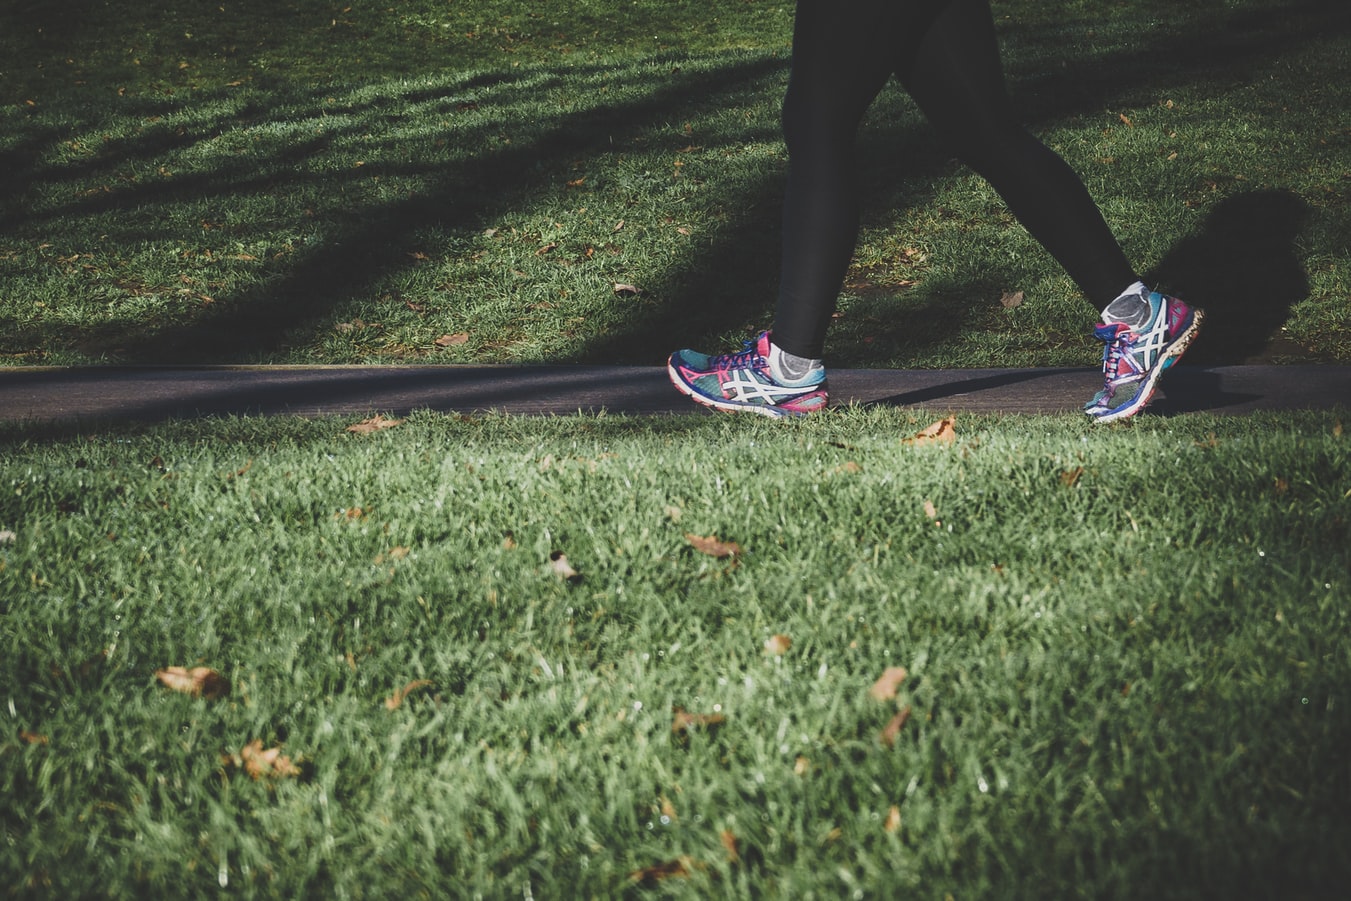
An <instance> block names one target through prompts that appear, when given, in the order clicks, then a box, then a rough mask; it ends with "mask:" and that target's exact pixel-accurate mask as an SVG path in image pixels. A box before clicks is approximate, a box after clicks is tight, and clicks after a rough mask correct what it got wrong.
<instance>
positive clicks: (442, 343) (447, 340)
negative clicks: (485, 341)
mask: <svg viewBox="0 0 1351 901" xmlns="http://www.w3.org/2000/svg"><path fill="white" fill-rule="evenodd" d="M468 343H469V333H468V332H456V333H455V334H453V335H442V336H441V337H440V338H437V339H436V346H437V347H458V346H459V345H461V344H468Z"/></svg>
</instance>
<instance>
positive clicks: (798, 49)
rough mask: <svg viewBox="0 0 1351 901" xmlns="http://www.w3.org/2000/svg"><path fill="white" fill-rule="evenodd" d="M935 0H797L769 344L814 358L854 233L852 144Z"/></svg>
mask: <svg viewBox="0 0 1351 901" xmlns="http://www.w3.org/2000/svg"><path fill="white" fill-rule="evenodd" d="M943 2H944V0H799V2H798V4H797V17H796V19H795V20H794V28H793V68H792V74H791V77H790V79H789V84H788V93H787V95H786V96H785V98H784V103H783V132H784V140H785V142H786V143H787V146H788V167H789V168H788V185H787V188H786V190H785V193H784V209H783V247H782V257H781V264H780V276H779V295H778V302H777V305H776V307H775V313H774V328H773V336H774V343H775V344H776V345H777V346H778V347H780V348H782V349H783V350H785V351H787V352H789V353H791V354H794V355H796V356H800V357H807V358H819V357H820V356H821V355H822V349H823V346H824V343H825V334H826V329H827V327H828V326H829V324H830V316H831V314H832V313H833V312H834V310H835V301H836V298H837V296H838V294H839V291H840V285H841V283H842V282H843V281H844V274H845V271H846V270H847V269H848V266H849V260H850V258H851V257H852V256H853V252H854V244H855V242H856V240H857V238H858V222H859V197H858V192H859V188H858V184H857V179H856V173H855V161H854V142H855V138H856V136H857V133H858V128H859V123H860V122H861V121H862V119H863V114H864V113H865V112H866V111H867V109H868V106H869V105H870V104H871V103H872V101H873V99H874V98H875V97H876V96H877V93H878V91H880V90H881V89H882V86H883V85H885V84H886V82H887V79H888V78H889V77H890V76H891V75H892V72H893V70H894V68H895V59H896V56H897V54H898V53H899V54H902V55H908V54H910V53H913V51H914V48H915V46H916V45H917V44H918V43H919V38H920V36H921V35H922V33H923V30H924V27H925V25H926V24H927V21H928V20H929V19H931V18H932V15H933V11H934V10H936V9H937V8H939V7H941V5H942V3H943Z"/></svg>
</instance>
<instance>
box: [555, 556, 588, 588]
mask: <svg viewBox="0 0 1351 901" xmlns="http://www.w3.org/2000/svg"><path fill="white" fill-rule="evenodd" d="M549 568H550V569H552V570H553V572H554V575H556V576H558V577H559V578H560V579H564V580H566V581H568V582H576V581H578V580H580V579H581V578H582V574H581V573H579V572H577V570H575V569H573V568H572V564H571V563H569V562H568V556H567V554H565V553H563V552H562V551H554V552H553V553H552V554H550V555H549Z"/></svg>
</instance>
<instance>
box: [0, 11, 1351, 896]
mask: <svg viewBox="0 0 1351 901" xmlns="http://www.w3.org/2000/svg"><path fill="white" fill-rule="evenodd" d="M993 7H994V10H995V12H996V15H997V16H998V18H999V23H1000V30H1001V38H1002V41H1003V46H1004V50H1005V55H1006V61H1007V63H1008V68H1009V72H1010V77H1011V84H1012V89H1013V91H1014V94H1015V96H1016V97H1017V99H1018V102H1019V104H1020V106H1021V107H1022V108H1023V109H1024V110H1025V112H1026V115H1027V119H1028V121H1029V123H1030V124H1031V125H1032V127H1033V128H1034V129H1035V130H1036V131H1037V132H1038V133H1039V134H1040V135H1042V136H1043V137H1044V138H1045V139H1046V140H1047V141H1048V142H1050V143H1051V144H1052V145H1053V146H1055V147H1056V148H1057V149H1058V150H1060V151H1061V152H1062V153H1063V154H1064V155H1065V156H1066V158H1067V159H1068V160H1069V161H1070V162H1071V163H1072V164H1073V165H1074V166H1075V167H1076V169H1078V170H1079V171H1080V172H1081V173H1082V174H1083V175H1084V177H1085V180H1086V182H1087V183H1088V185H1089V188H1090V190H1091V191H1092V192H1093V194H1094V196H1095V197H1096V198H1098V200H1099V201H1100V202H1101V204H1102V206H1103V208H1104V211H1105V212H1106V214H1107V216H1108V219H1109V221H1111V222H1112V223H1113V225H1114V226H1115V227H1116V228H1117V230H1118V232H1119V234H1120V236H1121V239H1122V241H1123V243H1124V244H1125V245H1126V247H1127V249H1128V251H1129V252H1130V254H1131V256H1132V257H1133V258H1135V259H1137V260H1139V262H1140V266H1141V267H1142V269H1145V270H1147V271H1148V272H1149V273H1150V277H1151V279H1154V280H1157V282H1158V283H1159V284H1161V285H1163V286H1166V287H1170V288H1173V289H1175V290H1178V291H1180V292H1183V293H1185V295H1186V296H1187V297H1188V298H1189V299H1190V300H1192V301H1194V302H1196V303H1198V304H1199V305H1202V306H1205V307H1206V308H1207V311H1208V313H1209V314H1210V315H1209V320H1208V321H1209V324H1208V326H1207V332H1206V334H1205V336H1204V337H1203V339H1202V342H1200V343H1198V345H1197V347H1196V348H1195V349H1194V351H1193V352H1192V353H1191V354H1189V361H1200V362H1211V363H1219V362H1223V363H1231V362H1240V361H1243V360H1254V359H1260V360H1278V361H1283V360H1294V361H1310V360H1326V361H1337V362H1342V363H1345V362H1348V361H1351V320H1349V319H1348V294H1349V293H1351V291H1349V289H1348V283H1349V281H1351V254H1348V250H1347V245H1346V236H1347V235H1348V234H1351V214H1349V213H1348V205H1347V199H1346V188H1347V184H1348V181H1347V178H1348V173H1351V143H1349V142H1351V124H1348V121H1347V118H1346V113H1345V110H1346V109H1347V108H1348V107H1349V105H1351V104H1349V103H1348V101H1351V96H1348V94H1351V87H1348V85H1351V77H1348V75H1351V72H1348V68H1349V67H1351V66H1349V63H1348V61H1349V60H1351V53H1348V50H1351V34H1349V27H1348V26H1349V25H1351V20H1349V18H1348V16H1349V13H1348V8H1347V7H1346V5H1345V4H1344V3H1342V2H1340V0H1338V2H1321V0H1226V2H1223V3H1219V2H1216V3H1207V4H1179V3H1176V2H1172V0H1133V2H1131V3H1118V4H1108V3H1101V2H1087V0H1057V2H1046V0H1042V2H1037V0H994V4H993ZM790 28H791V4H787V3H780V2H768V0H727V2H722V3H717V4H714V5H712V6H710V5H709V4H696V3H693V2H670V3H660V4H658V3H651V4H626V3H618V2H614V0H566V2H558V3H552V4H548V5H547V6H541V7H539V8H534V7H529V6H522V5H521V4H518V3H507V2H505V0H475V2H473V3H468V2H451V3H444V2H432V0H410V2H406V3H402V4H398V5H397V6H395V7H389V6H364V5H348V4H345V3H322V2H314V0H284V2H263V0H218V2H216V3H210V4H181V3H179V4H170V3H168V2H164V0H137V2H134V3H127V4H112V3H88V4H75V3H70V2H57V3H36V2H31V3H30V2H19V3H14V4H10V5H8V6H6V7H5V8H4V9H3V10H0V362H2V364H3V365H6V366H17V365H30V364H37V363H42V364H79V363H95V362H180V363H184V362H186V363H205V362H272V363H302V364H324V363H377V362H380V363H397V362H403V361H407V362H418V363H426V362H446V363H456V362H541V361H547V362H592V363H594V362H602V363H605V362H610V363H620V362H624V363H657V362H659V361H661V360H662V359H663V358H664V357H665V355H666V354H667V353H668V352H669V351H670V350H671V349H672V348H674V347H677V346H682V345H689V346H708V347H710V348H711V347H713V346H716V345H723V346H726V347H735V346H736V345H737V342H738V341H739V340H740V339H741V338H744V337H746V336H747V334H749V333H750V332H751V331H752V330H753V329H756V328H760V327H763V326H764V325H766V324H767V318H768V316H769V314H770V306H771V302H770V301H771V298H772V297H773V292H774V280H775V269H776V255H777V238H776V235H777V224H776V223H777V217H778V209H779V193H780V191H781V188H782V181H783V174H784V167H785V164H786V160H785V158H784V153H783V148H782V144H781V141H780V138H779V132H778V121H777V107H778V102H779V97H780V95H781V93H782V90H783V87H784V82H785V78H786V75H787V44H788V38H789V34H790ZM860 151H861V156H860V165H861V167H862V171H863V174H864V178H865V181H866V182H867V184H868V196H869V198H870V199H869V205H868V208H867V211H866V214H865V224H864V232H863V237H862V240H861V243H860V246H859V252H858V256H857V260H856V264H855V266H854V267H853V269H852V270H851V271H850V274H849V278H848V283H847V285H846V289H845V295H844V297H843V299H842V302H841V306H840V313H841V315H840V318H839V319H838V321H837V323H836V325H835V327H834V329H833V331H832V335H831V338H830V344H829V346H828V351H829V353H830V355H831V360H832V362H833V363H837V364H841V365H850V366H876V367H881V366H904V367H922V366H944V367H952V366H1034V365H1092V364H1093V363H1094V361H1095V356H1094V355H1095V353H1096V351H1095V349H1094V347H1093V346H1092V345H1091V342H1090V341H1089V340H1088V337H1087V334H1088V329H1089V328H1090V325H1091V323H1092V321H1093V317H1094V311H1092V310H1090V309H1087V308H1086V307H1085V306H1084V305H1083V304H1082V302H1081V301H1080V300H1079V299H1078V298H1077V296H1076V294H1075V292H1074V289H1073V287H1072V286H1071V285H1070V284H1069V283H1068V282H1067V281H1066V280H1065V278H1064V277H1063V276H1062V275H1061V274H1060V273H1059V272H1058V270H1056V268H1055V266H1054V264H1053V263H1052V262H1051V261H1050V260H1049V259H1048V258H1047V257H1046V255H1045V254H1044V253H1043V252H1042V251H1041V250H1039V249H1038V248H1037V247H1035V246H1034V245H1033V244H1032V243H1031V242H1030V240H1029V239H1028V238H1027V237H1026V235H1024V234H1023V233H1022V232H1021V230H1019V229H1018V228H1016V227H1013V224H1012V223H1011V222H1010V221H1009V219H1008V216H1007V214H1006V213H1005V212H1004V211H1003V210H1002V207H1001V206H1000V204H999V203H998V202H997V199H996V198H994V197H993V196H992V195H991V194H990V192H989V190H988V189H987V188H986V187H985V186H984V185H983V184H982V183H981V182H979V180H977V179H975V178H974V177H973V176H971V175H970V174H969V173H966V172H964V171H963V170H961V169H960V168H959V167H957V166H955V165H954V164H953V163H952V162H951V161H950V160H948V158H947V157H946V155H945V154H944V152H943V151H942V149H941V148H939V147H937V146H935V145H934V143H933V141H932V136H931V135H930V134H929V133H928V131H927V129H926V128H925V126H924V125H923V123H922V122H921V121H920V120H919V118H918V117H917V115H916V113H915V112H914V110H913V109H912V108H911V107H910V106H909V105H908V102H907V101H906V100H905V99H904V97H903V96H901V95H900V94H899V93H896V92H891V93H888V94H887V95H885V96H884V97H883V98H882V99H881V100H880V101H879V103H878V104H877V106H876V108H875V110H874V111H873V114H872V115H871V117H870V119H869V121H868V124H867V126H866V128H865V131H864V134H863V136H862V139H861V145H860ZM898 160H901V161H903V163H902V164H898V162H897V161H898ZM620 285H627V286H632V287H633V288H634V289H636V290H628V289H619V290H617V288H616V286H620ZM1019 291H1021V292H1022V293H1023V298H1024V299H1023V302H1022V303H1021V304H1020V305H1017V306H1010V307H1007V308H1006V306H1005V305H1004V304H1002V303H1001V298H1003V297H1004V296H1005V295H1008V294H1013V293H1016V292H1019ZM447 336H454V337H453V339H452V340H443V339H445V338H447ZM0 377H3V372H2V371H0ZM932 418H933V417H932V416H923V415H921V414H918V413H907V412H901V411H896V410H886V409H873V410H864V409H841V410H837V411H831V412H829V413H827V414H825V415H823V416H820V417H818V418H816V419H813V420H810V421H803V422H788V423H774V422H767V421H759V420H758V418H755V419H756V421H747V419H748V418H744V417H743V418H729V417H712V416H706V415H691V416H688V417H685V416H679V417H666V418H653V419H625V418H623V417H615V416H590V417H588V416H577V417H564V418H558V419H547V420H546V419H534V420H515V419H508V418H500V417H491V416H490V417H472V418H464V417H453V416H438V415H432V414H428V413H421V414H416V415H414V416H413V417H411V418H410V419H409V420H408V421H407V422H404V423H403V424H401V425H398V426H397V427H394V428H390V429H387V430H384V431H379V432H376V433H374V434H356V433H352V432H350V431H348V430H347V427H348V426H349V425H351V424H352V423H351V421H348V420H343V421H338V420H333V419H325V420H318V421H312V422H306V421H298V420H292V419H284V418H279V419H267V420H260V419H223V420H204V421H195V422H176V423H165V424H161V425H158V426H154V427H140V426H131V425H124V426H110V427H98V428H92V427H91V428H85V429H74V428H71V429H63V428H43V427H34V426H23V425H15V424H7V425H6V424H0V722H3V723H4V726H3V728H0V798H3V803H0V895H5V896H11V895H13V896H19V897H25V896H33V897H119V898H120V897H198V896H205V895H210V894H216V893H219V894H238V895H243V896H263V897H272V896H276V897H301V896H322V897H353V898H358V897H380V898H385V897H423V896H427V897H480V896H481V897H485V898H497V897H504V898H508V897H509V898H527V899H529V898H541V899H542V898H557V897H598V898H608V897H624V896H628V897H638V896H642V897H648V896H676V897H691V898H694V897H699V898H703V897H710V896H712V897H722V896H729V897H752V896H771V897H791V898H810V897H817V898H840V897H845V898H851V897H852V898H888V897H898V896H900V897H925V898H928V897H933V898H945V897H948V896H951V897H954V898H967V897H988V896H1019V897H1022V896H1027V895H1029V894H1035V895H1038V896H1048V897H1062V896H1084V897H1092V898H1101V897H1123V898H1140V897H1160V898H1164V897H1189V898H1190V897H1198V896H1200V897H1223V898H1232V897H1281V898H1321V897H1335V896H1336V887H1337V886H1339V885H1346V884H1349V883H1351V862H1349V861H1348V858H1347V856H1346V853H1345V849H1346V848H1347V847H1349V846H1351V766H1348V762H1347V761H1348V758H1347V751H1346V749H1347V747H1348V745H1351V703H1349V702H1348V699H1347V697H1346V687H1347V686H1348V685H1351V636H1349V635H1348V619H1347V618H1348V609H1349V608H1348V601H1351V535H1349V534H1348V521H1349V520H1351V450H1349V447H1351V446H1349V445H1348V443H1347V441H1348V439H1347V438H1346V437H1345V436H1344V431H1343V422H1344V420H1345V411H1342V412H1340V413H1338V412H1333V413H1317V414H1314V413H1309V414H1299V413H1290V414H1280V415H1275V414H1271V415H1257V416H1251V417H1245V418H1241V419H1240V418H1225V417H1212V416H1207V415H1188V416H1182V417H1175V418H1163V417H1156V416H1144V417H1141V418H1139V419H1137V420H1134V421H1132V422H1130V423H1129V424H1124V425H1122V426H1110V427H1097V428H1093V427H1090V426H1089V424H1087V423H1085V422H1083V421H1082V420H1081V418H1080V417H1016V416H1010V417H1003V418H995V417H976V416H972V417H965V418H962V419H960V420H958V421H957V423H956V438H955V441H953V442H952V443H950V444H944V443H913V442H910V443H907V442H906V441H905V438H906V437H907V436H910V435H914V434H915V433H916V432H918V431H919V430H920V429H921V428H923V427H924V426H926V425H928V424H929V422H930V420H931V419H932ZM733 544H734V545H735V546H736V547H735V551H736V552H735V553H732V552H731V551H732V550H733V548H732V547H731V545H733ZM710 552H713V553H710ZM175 667H177V668H180V669H179V670H174V669H171V668H175ZM897 668H904V670H905V671H906V676H905V678H904V679H903V680H900V681H898V682H897V681H896V678H895V677H897V676H898V675H899V674H898V671H897ZM888 674H890V675H891V676H892V677H893V680H892V681H893V685H892V688H891V690H890V691H882V690H881V688H879V687H878V683H879V681H880V680H883V679H884V677H885V676H887V675H888ZM892 692H894V696H893V694H892ZM875 693H876V694H879V695H881V696H880V697H874V694H875Z"/></svg>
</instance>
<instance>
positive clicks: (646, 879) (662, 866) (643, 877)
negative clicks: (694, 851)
mask: <svg viewBox="0 0 1351 901" xmlns="http://www.w3.org/2000/svg"><path fill="white" fill-rule="evenodd" d="M694 866H695V864H694V860H693V859H692V858H690V857H678V858H676V859H675V860H668V861H666V862H665V863H659V864H655V865H654V866H650V867H643V868H642V869H641V870H634V871H633V872H632V873H630V874H629V880H630V881H632V882H636V883H639V884H640V885H655V884H656V883H658V882H662V881H664V880H666V879H674V878H677V877H678V878H682V879H683V878H686V877H688V876H689V875H690V870H691V869H692V868H693V867H694Z"/></svg>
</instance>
